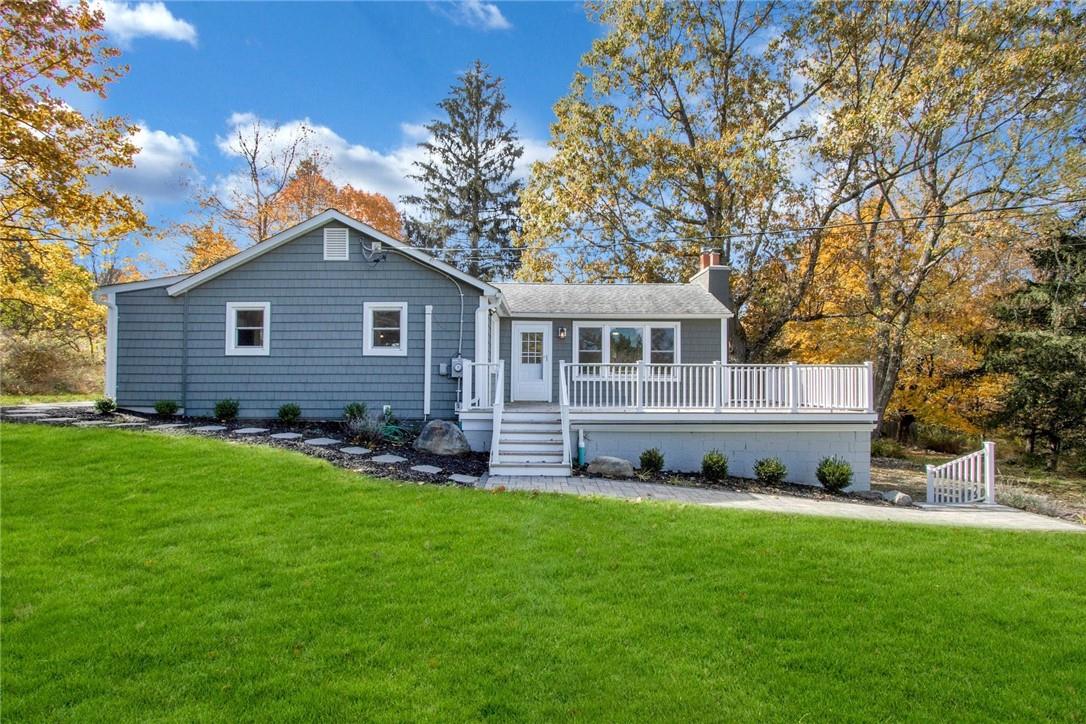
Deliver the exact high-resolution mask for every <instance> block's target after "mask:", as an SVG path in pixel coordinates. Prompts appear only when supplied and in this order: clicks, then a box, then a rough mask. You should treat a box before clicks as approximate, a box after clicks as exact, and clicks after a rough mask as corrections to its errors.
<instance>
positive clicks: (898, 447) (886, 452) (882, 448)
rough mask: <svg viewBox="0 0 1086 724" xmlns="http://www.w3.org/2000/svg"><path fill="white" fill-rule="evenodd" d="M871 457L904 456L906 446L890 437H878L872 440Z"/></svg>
mask: <svg viewBox="0 0 1086 724" xmlns="http://www.w3.org/2000/svg"><path fill="white" fill-rule="evenodd" d="M871 457H873V458H904V457H905V447H904V446H903V445H902V444H901V443H900V442H898V441H897V440H894V439H893V438H890V437H877V438H875V439H874V440H872V441H871Z"/></svg>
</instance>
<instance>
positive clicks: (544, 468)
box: [490, 462, 572, 477]
mask: <svg viewBox="0 0 1086 724" xmlns="http://www.w3.org/2000/svg"><path fill="white" fill-rule="evenodd" d="M571 473H572V471H571V470H570V469H569V466H568V465H563V464H562V463H529V464H519V463H504V462H503V463H493V464H491V466H490V474H491V475H545V476H552V477H568V476H569V475H570V474H571Z"/></svg>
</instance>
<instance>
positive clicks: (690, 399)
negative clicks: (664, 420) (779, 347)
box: [563, 362, 872, 412]
mask: <svg viewBox="0 0 1086 724" xmlns="http://www.w3.org/2000/svg"><path fill="white" fill-rule="evenodd" d="M563 374H564V375H566V380H565V382H566V383H567V387H568V395H569V406H570V409H571V410H574V411H588V410H613V411H671V410H675V411H694V412H714V411H715V412H723V411H733V410H751V411H754V410H776V411H791V412H833V411H856V412H870V411H871V410H872V403H871V390H872V384H871V366H870V364H862V365H801V364H795V363H791V364H784V365H747V364H742V365H726V364H721V363H719V362H713V363H710V364H675V365H655V364H644V363H641V364H567V365H564V366H563Z"/></svg>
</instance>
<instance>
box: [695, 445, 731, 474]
mask: <svg viewBox="0 0 1086 724" xmlns="http://www.w3.org/2000/svg"><path fill="white" fill-rule="evenodd" d="M701 474H702V476H703V477H704V478H705V479H707V480H724V479H726V478H727V477H728V456H727V455H725V454H724V453H722V452H720V451H719V450H710V451H709V452H707V453H705V457H703V458H702V459H701Z"/></svg>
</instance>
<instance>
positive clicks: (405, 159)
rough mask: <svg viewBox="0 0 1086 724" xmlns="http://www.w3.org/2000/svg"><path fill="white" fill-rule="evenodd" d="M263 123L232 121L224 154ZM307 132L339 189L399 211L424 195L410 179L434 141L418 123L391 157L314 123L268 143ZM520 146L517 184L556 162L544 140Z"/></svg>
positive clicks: (294, 126)
mask: <svg viewBox="0 0 1086 724" xmlns="http://www.w3.org/2000/svg"><path fill="white" fill-rule="evenodd" d="M257 120H258V119H257V117H256V116H255V115H254V114H252V113H234V114H233V115H231V116H230V118H228V119H227V133H226V134H225V135H224V136H219V137H217V138H216V145H217V146H218V147H219V150H220V151H222V152H223V154H225V155H226V156H236V155H237V154H236V153H235V152H234V151H233V150H232V149H231V143H232V139H233V138H235V137H236V136H237V134H238V131H239V130H240V131H241V132H242V133H243V134H246V135H248V134H251V129H252V127H253V125H254V124H255V123H256V122H257ZM261 125H262V127H263V128H264V129H265V132H267V129H268V128H275V126H274V124H272V123H270V122H268V121H261ZM303 127H305V128H308V129H309V137H308V145H309V148H310V149H311V150H319V151H320V152H321V154H322V155H324V156H326V158H327V161H328V165H327V168H326V169H325V174H326V175H327V176H328V178H329V179H330V180H331V181H332V182H334V183H335V184H337V185H340V186H342V185H344V184H348V183H349V184H351V185H352V186H354V187H355V188H360V189H363V190H366V191H371V192H372V191H377V192H379V193H382V194H384V195H385V196H387V197H389V198H390V199H392V201H393V202H395V203H396V205H397V206H402V204H401V203H400V197H401V196H404V195H410V194H415V193H418V192H419V191H420V190H421V189H420V188H419V186H418V184H417V182H415V181H412V180H411V179H410V178H408V176H409V175H410V174H413V173H415V172H416V169H415V167H414V165H413V164H414V162H415V161H421V160H423V159H424V158H425V151H423V150H422V149H420V148H419V147H418V143H419V142H420V141H424V140H426V138H427V136H428V131H427V130H426V128H425V126H423V125H421V124H416V123H402V124H400V131H401V133H402V138H401V140H400V143H399V145H397V146H396V147H395V148H392V149H390V150H387V151H379V150H377V149H374V148H370V147H369V146H365V145H362V144H359V143H351V142H350V141H348V140H347V139H345V138H344V137H343V136H341V135H339V134H338V133H336V132H335V131H334V130H332V129H331V128H329V127H328V126H322V125H318V124H314V123H313V122H311V121H310V120H309V119H299V120H293V121H289V122H286V123H282V124H280V125H279V126H278V128H277V129H276V130H275V131H274V132H273V133H272V134H270V135H266V136H265V138H264V143H266V144H267V145H266V147H267V148H268V150H269V151H271V152H273V153H274V152H275V151H277V150H281V149H283V148H284V147H285V146H286V145H287V144H288V143H289V142H290V139H292V138H294V137H296V136H297V135H298V134H299V133H300V132H301V129H302V128H303ZM520 143H521V144H522V145H523V146H524V155H523V156H521V158H520V160H519V161H518V163H517V166H516V169H515V171H514V175H515V176H516V177H517V178H527V176H528V173H529V171H530V167H531V163H532V162H533V161H539V160H545V159H547V158H550V156H551V155H552V151H551V149H550V147H549V146H547V142H546V141H543V140H539V139H534V138H521V139H520ZM241 183H244V179H243V178H242V177H241V176H227V177H225V178H221V179H219V181H218V186H219V188H220V190H224V189H227V188H230V187H232V186H234V185H236V184H241Z"/></svg>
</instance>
